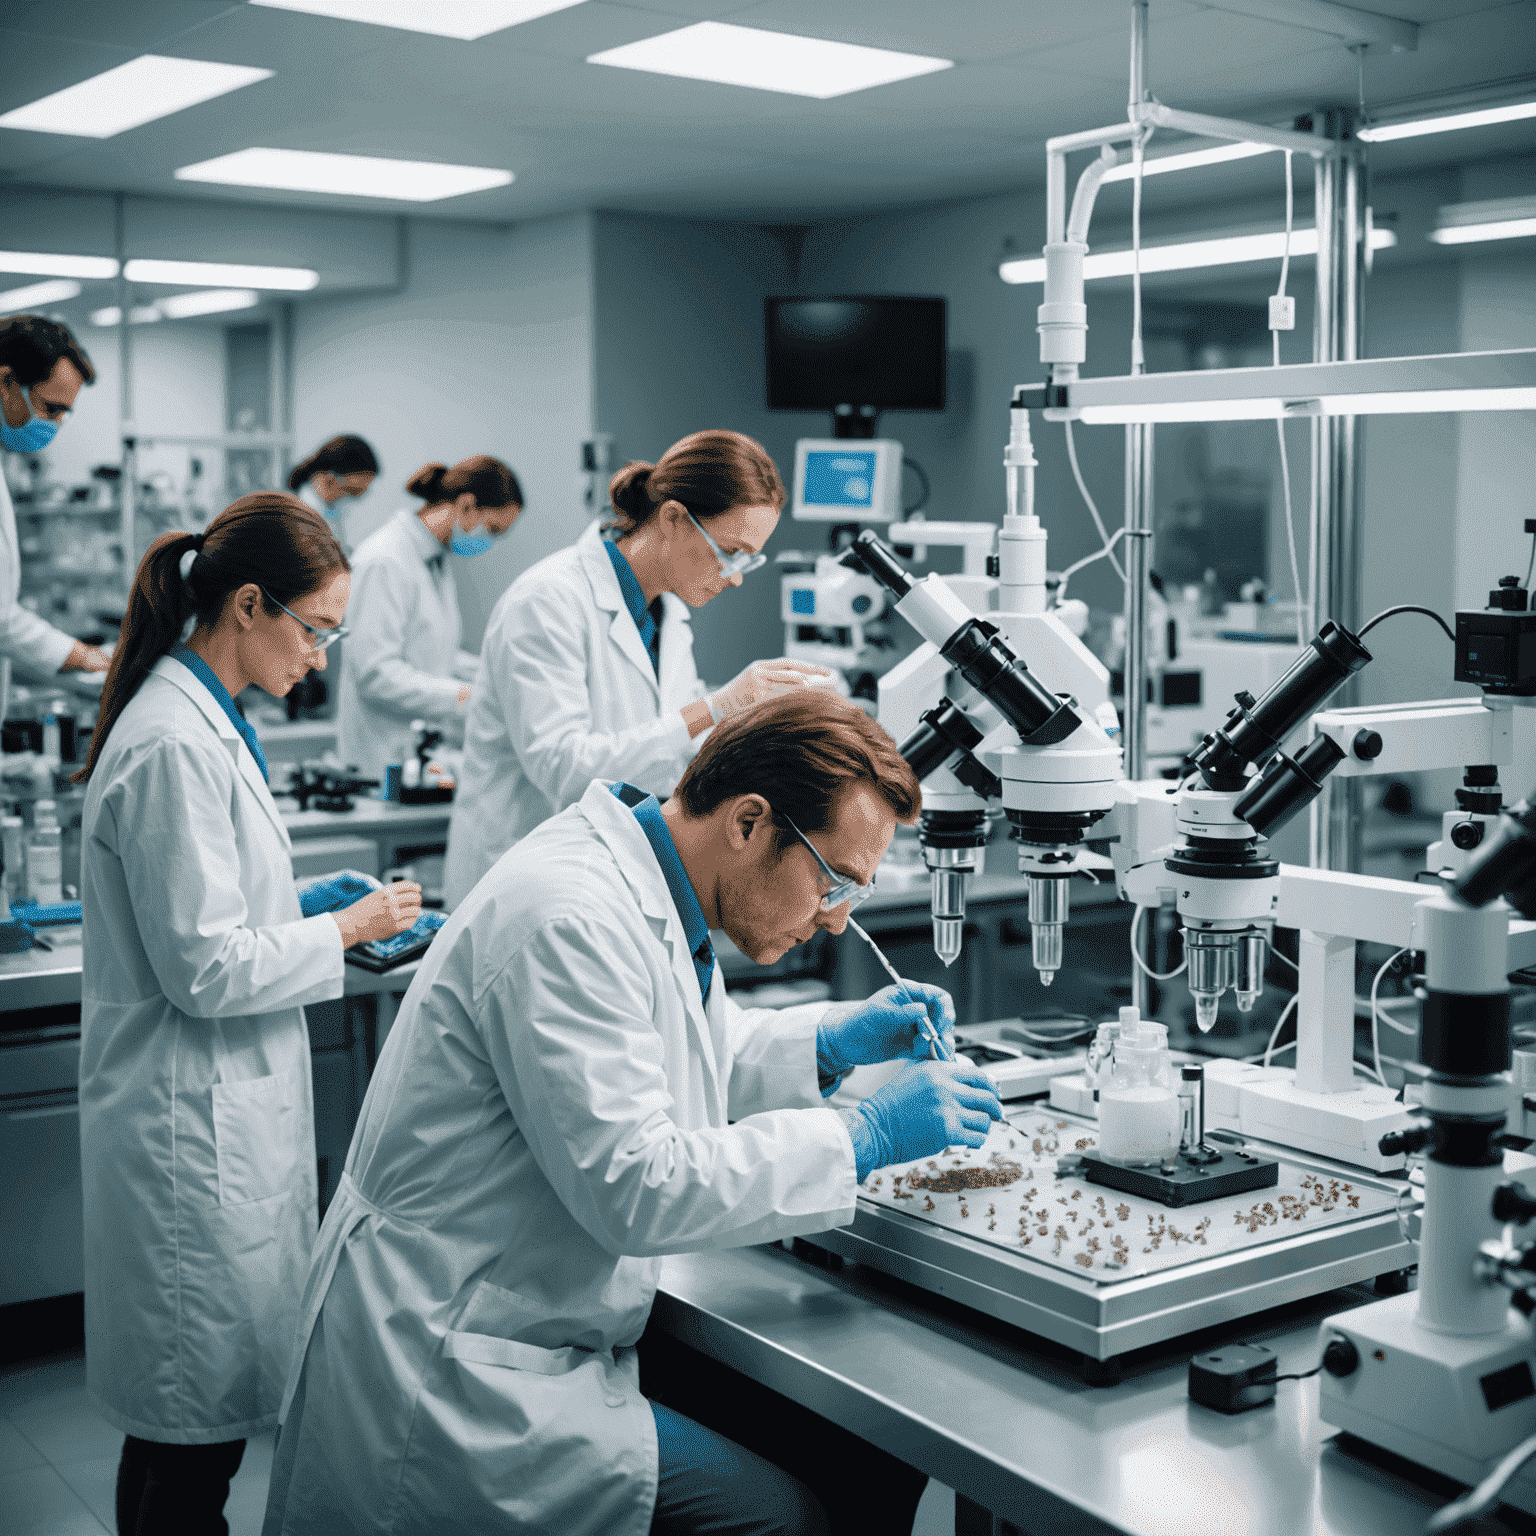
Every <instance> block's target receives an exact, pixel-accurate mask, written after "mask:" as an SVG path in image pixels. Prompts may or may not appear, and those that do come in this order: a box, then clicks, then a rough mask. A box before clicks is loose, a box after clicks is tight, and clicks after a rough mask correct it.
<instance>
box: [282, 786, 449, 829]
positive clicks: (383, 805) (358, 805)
mask: <svg viewBox="0 0 1536 1536" xmlns="http://www.w3.org/2000/svg"><path fill="white" fill-rule="evenodd" d="M276 798H277V808H278V813H279V814H280V815H281V816H282V818H283V825H284V826H285V827H287V828H288V835H289V837H322V836H330V835H333V834H335V833H339V832H352V833H356V834H358V835H359V836H362V837H367V836H369V835H370V834H372V833H375V832H389V831H404V830H406V829H408V828H411V827H422V828H435V829H442V828H444V827H446V826H447V825H448V817H449V815H450V813H451V812H452V810H453V802H452V801H451V800H450V801H445V802H443V803H442V804H439V805H399V804H397V803H395V802H394V801H390V800H374V799H370V798H369V797H368V796H367V795H359V796H357V798H356V799H355V800H353V802H352V809H351V810H350V811H316V810H308V811H301V810H300V809H299V806H298V802H297V801H295V800H290V799H289V798H288V797H287V796H286V795H279V796H277V797H276Z"/></svg>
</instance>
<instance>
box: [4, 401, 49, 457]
mask: <svg viewBox="0 0 1536 1536" xmlns="http://www.w3.org/2000/svg"><path fill="white" fill-rule="evenodd" d="M31 410H32V404H31V402H30V401H28V402H27V411H28V417H29V419H28V420H27V421H26V422H24V423H23V424H22V425H21V426H19V427H13V426H12V425H11V424H10V422H8V421H7V420H6V419H5V417H4V416H3V415H0V443H4V444H5V446H6V447H7V448H9V449H10V450H11V452H12V453H38V452H41V450H42V449H44V448H46V447H47V446H48V444H49V443H51V442H52V441H53V439H54V437H55V436H56V435H57V434H58V430H59V424H58V422H56V421H44V420H43V418H42V417H41V416H32V415H31Z"/></svg>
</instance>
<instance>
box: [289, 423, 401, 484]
mask: <svg viewBox="0 0 1536 1536" xmlns="http://www.w3.org/2000/svg"><path fill="white" fill-rule="evenodd" d="M322 469H323V470H326V471H328V472H329V473H330V474H333V475H335V476H336V477H337V478H338V479H340V478H341V476H342V475H376V474H378V472H379V461H378V459H377V458H375V457H374V453H373V449H372V448H370V447H369V446H368V444H367V443H365V442H364V441H363V440H362V438H360V437H348V436H342V437H333V438H331V439H330V440H329V441H328V442H324V443H321V444H320V446H319V447H318V448H316V449H315V451H314V452H313V453H312V454H310V456H309V457H308V458H307V459H305V460H304V461H303V463H301V464H295V465H294V466H293V469H292V470H291V471H290V473H289V475H288V489H289V490H290V491H296V490H298V489H299V488H300V487H301V486H305V485H308V484H309V482H310V481H311V480H313V479H314V477H315V476H316V475H317V474H319V472H320V471H321V470H322Z"/></svg>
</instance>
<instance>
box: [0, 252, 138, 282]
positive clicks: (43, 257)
mask: <svg viewBox="0 0 1536 1536" xmlns="http://www.w3.org/2000/svg"><path fill="white" fill-rule="evenodd" d="M0 272H31V273H35V274H36V275H37V276H38V277H84V278H103V277H116V276H117V263H116V262H115V261H114V260H113V259H112V258H111V257H110V256H58V255H53V254H51V253H49V252H47V251H0Z"/></svg>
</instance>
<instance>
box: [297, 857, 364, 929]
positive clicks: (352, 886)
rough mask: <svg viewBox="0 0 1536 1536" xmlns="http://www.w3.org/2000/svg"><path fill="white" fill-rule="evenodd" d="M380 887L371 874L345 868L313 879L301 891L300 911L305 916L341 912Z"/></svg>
mask: <svg viewBox="0 0 1536 1536" xmlns="http://www.w3.org/2000/svg"><path fill="white" fill-rule="evenodd" d="M378 889H379V882H378V881H377V880H375V879H374V878H373V877H372V876H371V875H363V874H359V873H358V872H357V871H356V870H355V869H343V870H340V871H338V872H337V873H336V874H334V875H326V876H324V877H323V878H322V879H319V880H314V881H311V882H310V884H309V885H307V886H305V888H304V889H303V890H302V891H300V892H299V911H301V912H302V913H303V914H304V916H305V917H317V916H319V914H320V913H322V912H340V911H341V910H342V908H343V907H350V906H351V905H352V904H353V902H356V901H361V900H362V899H363V897H364V896H367V895H369V894H371V893H372V892H374V891H376V890H378Z"/></svg>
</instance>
